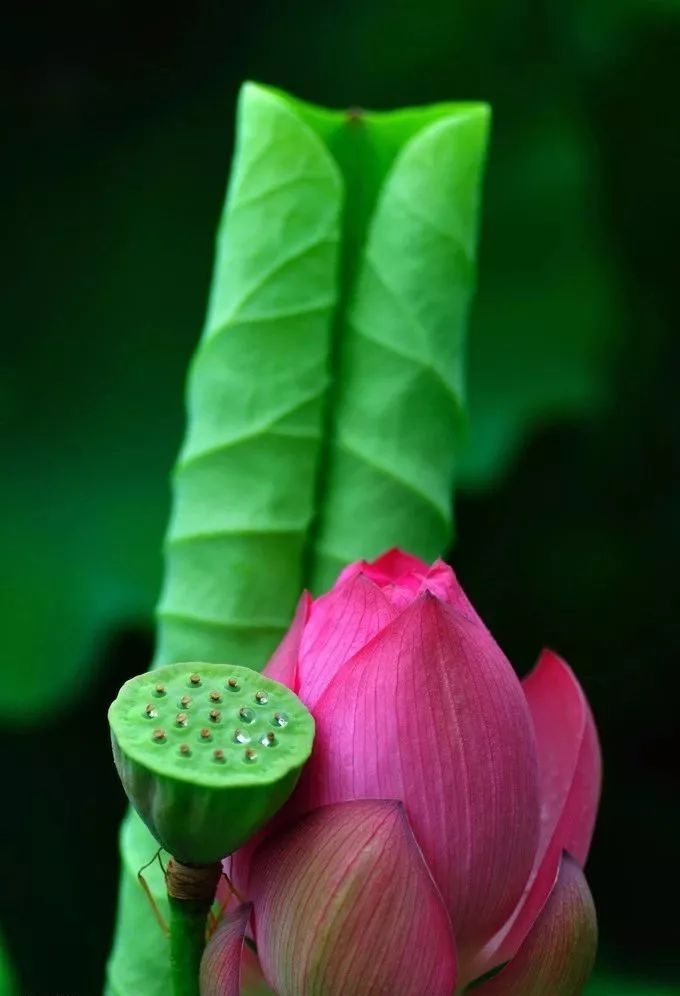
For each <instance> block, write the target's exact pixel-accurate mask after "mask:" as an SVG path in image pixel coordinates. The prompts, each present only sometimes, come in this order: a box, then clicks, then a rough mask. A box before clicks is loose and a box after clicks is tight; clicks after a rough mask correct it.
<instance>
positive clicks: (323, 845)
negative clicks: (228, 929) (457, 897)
mask: <svg viewBox="0 0 680 996" xmlns="http://www.w3.org/2000/svg"><path fill="white" fill-rule="evenodd" d="M252 885H253V899H254V904H255V922H256V933H257V945H258V952H259V956H260V961H261V964H262V968H263V970H264V974H265V976H266V978H267V979H268V981H269V983H270V984H271V985H272V987H273V988H274V989H275V990H276V992H277V993H278V994H279V996H349V994H353V996H451V993H452V992H453V989H454V986H455V982H456V965H455V947H454V942H453V935H452V933H451V923H450V921H449V918H448V915H447V913H446V910H445V909H444V905H443V903H442V900H441V896H440V895H439V893H438V892H437V889H436V887H435V885H434V883H433V881H432V878H431V877H430V875H429V873H428V870H427V868H426V866H425V864H424V862H423V858H422V855H421V853H420V851H419V849H418V846H417V844H416V842H415V840H414V838H413V834H412V832H411V830H410V828H409V825H408V821H407V820H406V817H405V815H404V811H403V807H402V806H401V805H400V804H399V803H396V802H386V801H375V800H370V801H364V802H355V803H346V804H344V805H337V806H328V807H324V808H322V809H318V810H316V811H315V812H313V813H310V814H309V815H308V816H306V817H304V818H303V819H302V820H300V822H298V823H297V824H295V825H294V826H293V827H291V828H290V829H289V830H287V831H285V832H284V833H281V834H278V835H276V836H274V837H271V838H270V839H269V840H268V841H267V842H266V843H265V844H263V846H262V848H261V849H260V850H259V851H258V852H257V855H256V857H255V862H254V865H253V878H252Z"/></svg>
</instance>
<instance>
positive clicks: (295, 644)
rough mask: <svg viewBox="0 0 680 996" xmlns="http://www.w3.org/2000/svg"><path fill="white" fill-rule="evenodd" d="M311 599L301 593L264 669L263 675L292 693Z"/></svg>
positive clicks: (304, 592) (307, 593)
mask: <svg viewBox="0 0 680 996" xmlns="http://www.w3.org/2000/svg"><path fill="white" fill-rule="evenodd" d="M311 608H312V599H311V596H310V594H309V592H307V591H303V593H302V595H301V597H300V601H299V602H298V604H297V608H296V610H295V615H294V617H293V621H292V623H291V624H290V629H289V630H288V632H287V633H286V635H285V636H284V638H283V640H282V641H281V643H280V644H279V645H278V647H277V648H276V650H275V651H274V653H273V654H272V656H271V657H270V659H269V663H268V664H267V666H266V668H265V669H264V673H265V674H266V675H267V676H268V677H269V678H273V679H274V680H275V681H280V682H281V684H282V685H286V686H287V687H288V688H290V689H291V690H292V691H295V686H296V684H297V666H298V657H299V654H300V641H301V640H302V633H303V631H304V628H305V626H306V624H307V620H308V619H309V614H310V611H311Z"/></svg>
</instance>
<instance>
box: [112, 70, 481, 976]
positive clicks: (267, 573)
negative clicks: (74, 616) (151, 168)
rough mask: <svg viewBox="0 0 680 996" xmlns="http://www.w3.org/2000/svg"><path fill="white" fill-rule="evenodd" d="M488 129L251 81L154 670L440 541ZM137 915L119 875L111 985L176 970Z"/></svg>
mask: <svg viewBox="0 0 680 996" xmlns="http://www.w3.org/2000/svg"><path fill="white" fill-rule="evenodd" d="M487 122H488V112H487V109H486V108H485V107H484V106H480V105H469V104H462V105H455V104H453V105H441V106H440V107H430V108H424V109H423V110H422V111H401V112H396V113H393V114H387V115H374V114H364V113H358V112H349V113H346V112H327V111H323V110H321V109H319V108H314V107H311V106H310V105H304V104H301V103H300V102H298V101H294V100H292V99H290V98H287V97H286V96H285V95H283V94H280V93H277V92H275V91H271V90H265V89H263V88H260V87H255V86H253V85H249V86H246V87H245V89H244V91H243V94H242V98H241V104H240V111H239V129H238V143H237V148H236V155H235V162H234V166H233V172H232V180H231V183H230V187H229V192H228V196H227V203H226V207H225V214H224V219H223V223H222V227H221V230H220V237H219V242H218V252H217V259H216V265H215V274H214V278H213V288H212V294H211V301H210V307H209V310H208V318H207V323H206V330H205V334H204V336H203V339H202V341H201V343H200V345H199V348H198V351H197V354H196V356H195V358H194V362H193V364H192V369H191V375H190V380H189V393H188V427H187V436H186V440H185V444H184V446H183V448H182V452H181V454H180V458H179V462H178V465H177V468H176V472H175V476H174V505H173V511H172V515H171V520H170V527H169V530H168V538H167V542H166V573H165V583H164V588H163V592H162V595H161V599H160V604H159V609H158V648H157V654H156V663H164V662H170V661H179V660H200V659H208V660H213V661H216V662H220V661H226V662H231V663H239V664H242V663H245V664H249V665H250V666H252V667H256V668H259V667H262V666H263V665H264V664H265V663H266V660H267V656H268V653H269V651H270V650H271V649H272V648H273V646H274V645H275V643H276V642H277V640H278V638H279V637H280V635H281V634H282V632H283V630H284V629H285V627H286V626H287V624H288V620H289V618H290V614H291V612H292V609H293V605H294V602H295V599H296V597H297V595H298V593H299V591H300V589H301V587H302V586H303V585H305V584H306V585H310V584H311V585H313V586H314V587H316V588H320V587H323V586H324V585H325V584H328V583H330V582H331V581H332V580H333V575H334V574H335V573H336V572H337V570H338V568H339V567H340V566H342V564H343V563H345V562H346V561H347V560H349V559H350V558H352V557H354V556H362V555H370V554H372V553H376V552H377V551H378V550H379V549H380V548H381V547H386V546H390V545H393V544H397V543H400V544H402V545H405V546H407V547H409V549H411V550H412V551H413V552H415V553H420V554H422V555H423V556H434V555H435V554H436V553H437V552H442V551H443V549H444V547H445V545H446V542H447V540H448V538H449V536H450V532H451V516H450V505H451V502H450V496H451V489H452V485H453V473H454V469H455V456H456V443H455V433H456V428H457V424H458V422H459V419H460V413H461V410H462V404H463V396H462V383H463V372H462V355H463V350H462V340H463V332H464V325H465V318H466V314H467V307H468V302H469V298H470V294H471V290H472V287H473V283H474V281H473V273H474V251H475V241H476V223H477V211H478V200H479V179H480V174H481V170H482V166H483V161H484V154H485V148H486V139H487ZM340 248H341V250H342V251H341V252H339V249H340ZM122 847H123V864H124V868H126V869H129V868H134V867H135V865H141V864H143V863H145V862H146V861H148V860H149V858H150V857H151V855H152V854H153V853H154V850H155V844H154V842H153V840H152V838H151V836H150V835H149V834H148V833H147V832H146V831H144V829H143V828H141V827H137V832H136V833H135V836H134V838H133V837H131V836H127V835H125V834H124V835H123V838H122ZM156 886H157V887H158V888H160V889H161V890H162V883H156ZM144 905H145V901H144V897H143V896H142V894H141V891H140V889H139V888H138V887H137V888H135V887H134V883H133V882H132V881H131V880H130V878H129V876H127V875H126V876H124V879H123V883H122V887H121V894H120V908H119V920H118V934H117V942H116V947H115V949H114V954H113V957H112V960H111V962H110V965H109V984H110V986H112V987H115V986H118V988H119V989H120V987H121V985H122V983H121V982H120V981H118V980H119V976H121V973H122V972H123V971H125V973H127V976H126V977H129V978H132V979H134V980H135V982H137V980H138V979H140V980H141V979H142V978H143V977H144V974H145V972H146V971H153V975H154V985H155V984H156V983H157V982H158V979H159V977H160V974H161V973H162V967H161V966H159V965H158V964H154V965H153V968H152V969H151V968H149V969H147V968H145V967H144V961H145V959H146V958H147V948H148V943H149V939H148V936H147V934H146V933H145V931H142V930H135V929H134V928H133V927H131V926H130V925H131V923H134V922H138V921H139V920H140V919H141V918H143V917H144V916H145V915H146V916H147V918H148V917H149V912H148V910H147V911H146V912H145V911H144V909H143V907H144ZM121 938H122V939H121ZM120 966H124V969H123V968H121V967H120ZM112 992H115V989H112Z"/></svg>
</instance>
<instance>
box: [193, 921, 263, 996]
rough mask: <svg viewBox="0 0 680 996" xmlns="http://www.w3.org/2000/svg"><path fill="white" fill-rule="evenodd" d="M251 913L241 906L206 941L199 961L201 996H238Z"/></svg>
mask: <svg viewBox="0 0 680 996" xmlns="http://www.w3.org/2000/svg"><path fill="white" fill-rule="evenodd" d="M251 911H252V904H251V903H244V904H243V905H242V906H239V907H238V909H236V910H234V912H233V913H227V914H226V915H225V916H224V918H223V920H222V922H221V923H220V925H219V927H218V928H217V930H216V931H215V933H214V934H213V935H212V937H211V938H210V940H209V941H208V943H207V945H206V947H205V951H204V952H203V958H202V959H201V978H200V982H201V996H239V993H240V978H241V955H242V951H243V939H244V937H245V933H246V927H247V926H248V920H249V918H250V914H251Z"/></svg>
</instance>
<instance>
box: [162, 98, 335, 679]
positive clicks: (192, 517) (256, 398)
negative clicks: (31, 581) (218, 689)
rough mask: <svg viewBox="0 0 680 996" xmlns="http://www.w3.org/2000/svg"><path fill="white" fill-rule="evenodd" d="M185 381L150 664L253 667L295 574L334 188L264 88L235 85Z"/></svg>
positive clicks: (316, 445)
mask: <svg viewBox="0 0 680 996" xmlns="http://www.w3.org/2000/svg"><path fill="white" fill-rule="evenodd" d="M238 120H239V126H238V146H237V149H236V154H235V160H234V167H233V172H232V178H231V182H230V187H229V192H228V195H227V203H226V207H225V212H224V217H223V221H222V224H221V227H220V232H219V237H218V247H217V254H216V260H215V272H214V278H213V285H212V292H211V299H210V307H209V312H208V318H207V323H206V328H205V333H204V335H203V339H202V341H201V343H200V345H199V348H198V351H197V353H196V356H195V357H194V360H193V363H192V368H191V374H190V378H189V389H188V427H187V436H186V440H185V443H184V446H183V448H182V452H181V454H180V458H179V461H178V464H177V467H176V470H175V474H174V501H173V510H172V515H171V520H170V527H169V530H168V536H167V540H166V556H165V582H164V586H163V592H162V595H161V599H160V604H159V607H158V622H159V625H158V633H159V639H158V649H157V655H156V663H171V662H173V661H177V660H208V661H215V662H226V663H232V664H246V665H249V666H251V667H256V668H261V667H262V666H263V665H264V664H265V663H266V660H267V657H268V655H269V653H270V651H271V650H272V648H273V646H274V645H275V644H276V643H277V641H278V640H279V639H280V637H281V636H282V635H283V633H284V631H285V629H286V627H287V625H288V622H289V618H290V613H291V611H292V607H293V605H294V604H295V600H296V599H297V597H298V594H299V592H300V589H301V587H302V584H303V577H302V557H303V550H304V547H305V543H306V537H307V530H308V528H309V525H310V523H311V521H312V519H313V516H314V511H315V509H314V499H315V487H316V474H317V466H318V462H319V458H320V453H321V448H322V434H323V421H324V420H323V405H324V398H325V392H326V387H327V384H328V377H329V370H328V356H329V352H330V331H331V318H332V312H333V308H334V305H335V303H336V300H337V295H338V290H337V279H336V278H337V267H338V246H339V241H340V215H341V208H342V184H341V179H340V175H339V172H338V170H337V167H336V165H335V162H334V160H333V159H332V157H331V156H330V155H329V153H328V151H327V149H326V148H325V147H324V146H323V144H322V142H321V141H320V140H319V138H318V137H317V136H316V134H315V133H314V132H313V131H312V130H311V129H310V128H308V127H307V125H306V124H305V123H304V122H303V121H301V120H300V118H299V116H297V115H296V114H294V113H293V111H292V110H291V109H290V108H289V107H288V105H287V103H286V102H285V101H284V100H283V99H282V98H281V97H279V96H278V95H276V94H273V93H270V92H268V91H266V90H264V89H262V88H260V87H255V86H252V85H250V86H246V87H245V88H244V89H243V92H242V96H241V101H240V105H239V112H238Z"/></svg>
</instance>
